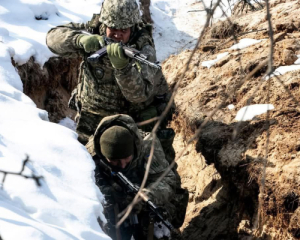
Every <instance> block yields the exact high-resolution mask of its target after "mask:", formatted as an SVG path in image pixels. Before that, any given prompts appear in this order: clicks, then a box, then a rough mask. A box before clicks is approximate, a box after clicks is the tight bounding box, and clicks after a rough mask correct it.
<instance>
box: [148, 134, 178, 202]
mask: <svg viewBox="0 0 300 240" xmlns="http://www.w3.org/2000/svg"><path fill="white" fill-rule="evenodd" d="M168 167H169V163H168V162H167V160H166V159H165V154H164V151H163V149H162V147H161V144H160V142H159V140H157V141H156V142H155V150H154V155H153V160H152V164H151V167H150V173H149V177H148V181H147V184H146V188H147V189H149V190H150V192H149V197H150V199H151V200H152V201H153V202H154V203H155V204H157V205H158V206H163V205H165V204H166V203H168V202H169V201H170V200H171V199H172V197H173V195H174V194H175V188H176V177H175V174H174V173H173V171H170V172H169V173H168V174H167V175H166V176H165V177H164V178H163V179H162V180H161V181H160V182H158V184H157V186H155V187H154V184H156V181H157V180H158V178H159V177H160V176H161V175H162V174H163V173H164V172H165V170H166V169H167V168H168Z"/></svg>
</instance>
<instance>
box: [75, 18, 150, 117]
mask: <svg viewBox="0 0 300 240" xmlns="http://www.w3.org/2000/svg"><path fill="white" fill-rule="evenodd" d="M87 30H88V31H89V32H91V33H93V34H100V35H104V34H105V26H103V24H101V23H100V22H99V14H94V16H93V18H92V20H91V21H90V22H89V23H88V28H87ZM132 30H134V31H132V32H133V34H132V36H131V37H130V40H129V43H128V45H130V46H132V47H134V48H136V49H137V50H141V49H142V48H143V47H144V46H146V45H151V46H153V47H154V43H153V39H152V36H151V35H152V29H151V28H150V26H148V25H145V24H139V25H137V26H135V27H134V29H132ZM88 56H89V55H88V54H85V55H84V63H83V64H82V69H81V72H82V74H81V76H80V77H81V79H80V80H79V81H80V82H81V85H80V91H79V93H80V96H79V99H80V102H81V104H82V109H81V111H87V112H90V113H93V114H96V115H100V116H108V115H112V114H117V113H123V114H129V115H131V116H132V115H134V114H135V113H136V112H139V111H141V110H143V109H145V108H147V106H149V105H150V104H151V102H152V101H153V100H152V99H149V100H148V101H146V102H143V103H134V104H133V103H131V102H129V101H127V100H126V99H125V97H124V96H123V94H122V92H121V90H120V88H119V86H118V84H117V82H116V78H115V74H114V72H115V70H114V68H113V67H112V65H111V63H110V60H109V58H108V56H107V55H106V56H104V57H102V58H101V59H100V60H99V62H97V63H93V64H91V63H89V62H87V57H88Z"/></svg>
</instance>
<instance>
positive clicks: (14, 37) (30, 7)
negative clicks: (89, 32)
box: [0, 0, 102, 66]
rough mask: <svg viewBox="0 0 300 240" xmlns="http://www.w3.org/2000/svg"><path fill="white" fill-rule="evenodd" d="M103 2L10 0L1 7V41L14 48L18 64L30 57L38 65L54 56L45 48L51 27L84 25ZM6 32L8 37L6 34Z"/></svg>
mask: <svg viewBox="0 0 300 240" xmlns="http://www.w3.org/2000/svg"><path fill="white" fill-rule="evenodd" d="M101 3H102V0H87V1H83V0H80V1H72V2H70V1H69V0H52V1H49V0H9V1H1V5H0V26H1V29H0V41H2V42H3V43H5V44H6V45H8V46H11V47H12V48H14V49H15V52H16V54H15V55H14V60H15V62H16V63H17V64H19V65H22V64H24V63H26V62H27V61H28V60H29V58H30V57H34V60H35V61H36V62H37V63H39V64H40V65H41V66H43V65H44V63H45V62H46V61H48V59H49V58H50V57H52V56H54V54H53V53H52V52H50V50H49V49H48V48H47V46H46V33H47V32H48V31H49V29H50V28H51V27H54V26H57V25H61V24H66V23H69V22H87V21H88V20H90V19H91V16H92V15H93V13H95V12H99V11H100V7H101ZM8 32H9V35H8Z"/></svg>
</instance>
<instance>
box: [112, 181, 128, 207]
mask: <svg viewBox="0 0 300 240" xmlns="http://www.w3.org/2000/svg"><path fill="white" fill-rule="evenodd" d="M111 186H112V194H113V197H114V200H115V201H116V202H117V203H122V202H124V201H125V200H126V198H127V194H126V193H125V192H124V191H123V189H122V187H121V186H120V185H119V184H117V183H113V184H112V185H111Z"/></svg>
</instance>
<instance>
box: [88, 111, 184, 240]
mask: <svg viewBox="0 0 300 240" xmlns="http://www.w3.org/2000/svg"><path fill="white" fill-rule="evenodd" d="M151 145H152V138H151V135H148V136H146V137H145V138H144V139H142V137H141V135H140V132H139V130H138V128H137V126H136V124H135V122H134V120H133V119H132V118H131V117H130V116H128V115H114V116H110V117H105V118H103V119H102V121H101V122H100V124H99V126H98V128H97V130H96V132H95V134H94V136H92V137H91V138H90V140H89V142H88V144H87V145H86V147H87V149H88V151H89V153H90V154H91V155H92V157H93V159H94V161H95V163H96V170H95V179H96V184H97V185H98V187H99V188H100V190H101V192H102V193H103V194H104V196H105V200H106V203H105V206H104V212H105V216H106V218H107V220H108V223H107V224H106V226H105V227H104V230H106V232H107V234H108V235H109V236H110V237H111V238H112V239H114V240H119V239H122V240H126V239H128V240H130V239H131V237H132V236H134V239H135V240H140V239H142V240H144V239H153V238H151V235H152V237H153V232H154V234H155V236H156V237H157V238H154V239H158V238H159V237H160V236H159V233H157V232H156V231H155V230H154V231H153V226H155V224H152V222H153V220H154V221H155V219H157V218H153V217H152V216H151V215H152V214H153V211H152V212H151V211H150V210H151V207H149V205H147V204H146V202H147V200H146V202H145V201H140V202H139V203H138V204H136V205H135V206H134V209H133V212H132V213H131V215H130V216H129V217H128V219H126V220H125V222H123V223H122V225H121V226H120V228H119V229H116V222H117V221H118V216H117V215H118V213H119V212H122V211H123V210H125V209H126V207H127V206H128V205H129V204H130V203H131V202H132V200H133V197H134V196H132V195H130V194H129V192H128V189H126V184H125V186H124V185H122V184H120V183H119V182H117V181H116V178H114V177H113V176H114V175H116V173H118V174H120V175H121V177H124V179H125V180H128V182H129V183H132V186H133V188H135V187H136V189H138V187H139V186H140V185H141V183H142V180H143V178H144V174H145V171H146V166H147V161H148V158H149V156H150V150H151ZM168 166H169V163H168V161H167V160H166V159H165V155H164V151H163V149H162V147H161V144H160V142H159V141H155V147H154V154H153V159H152V164H151V166H150V172H149V176H148V180H147V183H146V186H145V189H144V190H143V192H145V193H147V196H148V198H149V199H148V200H149V201H150V202H152V203H153V204H154V205H156V206H157V207H158V208H157V209H156V210H157V211H158V213H159V215H160V216H164V218H165V219H167V220H166V221H167V223H170V226H169V227H168V228H169V229H170V228H171V229H172V227H174V228H179V227H180V226H181V225H182V223H183V221H184V217H185V212H186V206H187V202H188V192H187V190H185V189H182V188H181V186H180V178H179V175H178V173H177V172H176V170H175V169H173V170H171V171H170V172H169V173H168V174H167V175H166V176H165V177H164V178H163V179H162V180H161V181H159V182H158V184H155V182H156V180H157V179H158V178H159V177H160V176H161V175H162V174H163V173H164V171H165V170H166V169H167V168H168ZM108 169H109V171H110V173H107V170H108ZM132 186H131V187H132ZM144 200H145V199H144ZM149 201H148V203H149ZM160 207H163V208H160ZM152 210H153V209H152ZM165 225H166V226H167V225H168V224H165ZM120 236H121V238H120Z"/></svg>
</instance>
